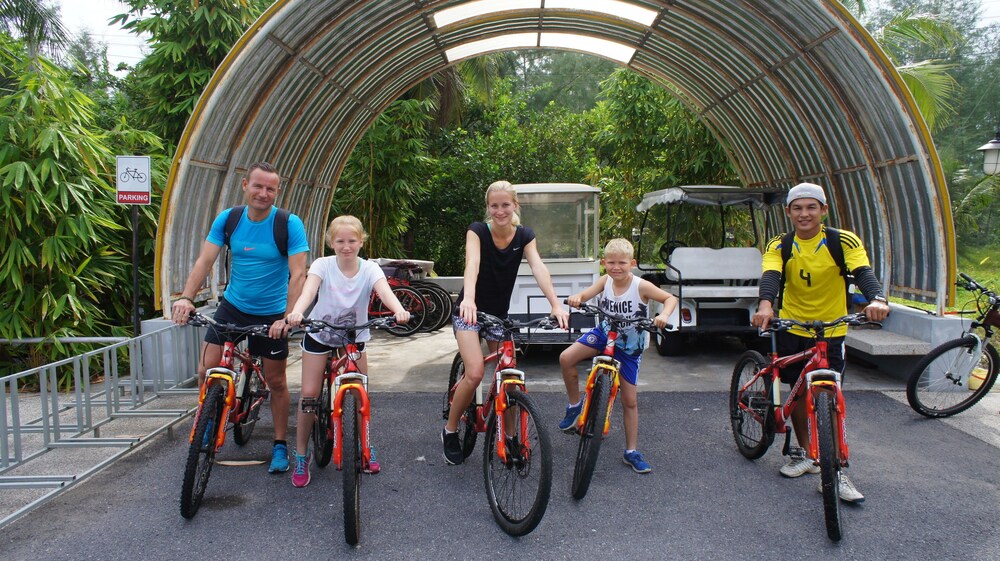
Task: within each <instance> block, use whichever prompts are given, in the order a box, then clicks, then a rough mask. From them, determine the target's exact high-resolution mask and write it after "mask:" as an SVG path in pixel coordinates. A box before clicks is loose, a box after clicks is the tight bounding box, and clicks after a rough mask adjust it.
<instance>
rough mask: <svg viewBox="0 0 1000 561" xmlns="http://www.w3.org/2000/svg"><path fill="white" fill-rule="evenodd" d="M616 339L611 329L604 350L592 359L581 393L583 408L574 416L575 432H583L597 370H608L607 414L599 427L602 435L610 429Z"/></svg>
mask: <svg viewBox="0 0 1000 561" xmlns="http://www.w3.org/2000/svg"><path fill="white" fill-rule="evenodd" d="M617 340H618V332H617V331H611V332H610V333H608V342H607V344H605V345H604V351H603V352H602V353H601V354H599V355H597V356H595V357H594V360H593V367H592V368H591V369H590V375H589V376H587V387H586V388H585V390H584V394H583V409H581V410H580V415H579V416H578V417H577V418H576V429H577V432H580V433H582V432H583V425H584V424H586V422H587V414H588V412H589V411H590V407H591V399H590V396H591V394H592V393H593V391H594V384H595V383H596V382H597V376H598V372H599V371H601V370H607V371H608V381H609V382H611V388H609V391H608V409H607V415H605V417H604V424H603V426H602V429H601V434H602V436H607V435H608V432H609V431H610V430H611V408H612V407H614V404H615V398H616V397H617V396H618V387H619V382H618V368H619V363H618V361H617V360H615V358H614V357H615V342H616V341H617Z"/></svg>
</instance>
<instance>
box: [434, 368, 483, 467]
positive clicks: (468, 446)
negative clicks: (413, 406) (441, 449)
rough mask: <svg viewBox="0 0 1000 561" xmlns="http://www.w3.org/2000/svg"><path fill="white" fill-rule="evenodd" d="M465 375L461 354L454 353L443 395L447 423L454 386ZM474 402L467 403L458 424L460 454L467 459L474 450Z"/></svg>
mask: <svg viewBox="0 0 1000 561" xmlns="http://www.w3.org/2000/svg"><path fill="white" fill-rule="evenodd" d="M464 375H465V363H464V362H462V355H461V353H455V358H454V359H452V361H451V373H450V374H449V375H448V390H447V391H446V392H445V394H444V409H443V410H442V412H441V413H442V416H443V417H444V419H445V420H446V421H447V420H448V416H449V415H450V414H451V400H452V399H453V398H454V397H455V384H457V383H458V381H459V380H461V379H462V376H464ZM478 436H479V433H477V432H476V402H475V399H473V401H472V402H471V403H469V407H467V408H466V410H465V413H463V414H462V419H461V420H460V421H459V422H458V440H459V442H461V443H462V454H464V455H465V457H466V458H468V457H469V456H470V455H472V451H473V450H474V449H475V448H476V438H478Z"/></svg>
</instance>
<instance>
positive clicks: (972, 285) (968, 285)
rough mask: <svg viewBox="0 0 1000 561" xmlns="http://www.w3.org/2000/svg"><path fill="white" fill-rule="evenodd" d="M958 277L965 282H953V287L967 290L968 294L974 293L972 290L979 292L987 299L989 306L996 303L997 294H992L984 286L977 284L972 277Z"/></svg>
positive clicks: (961, 275) (961, 274) (960, 274)
mask: <svg viewBox="0 0 1000 561" xmlns="http://www.w3.org/2000/svg"><path fill="white" fill-rule="evenodd" d="M958 276H960V277H962V279H963V280H965V282H964V283H963V282H961V281H955V285H956V286H959V287H962V288H964V289H966V290H968V291H970V292H971V291H974V290H978V291H979V292H982V293H983V294H985V295H986V296H987V297H989V299H990V304H991V305H992V304H995V303H996V302H997V299H998V297H997V293H996V292H993V291H992V290H990V289H988V288H986V287H985V286H983V285H981V284H979V283H978V282H976V281H975V279H973V278H972V277H970V276H969V275H967V274H965V273H959V274H958Z"/></svg>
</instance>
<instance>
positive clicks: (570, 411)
mask: <svg viewBox="0 0 1000 561" xmlns="http://www.w3.org/2000/svg"><path fill="white" fill-rule="evenodd" d="M581 411H583V400H582V399H581V400H580V403H577V404H576V405H567V406H566V416H565V417H563V420H561V421H559V430H561V431H563V432H576V420H577V419H578V418H579V417H580V412H581Z"/></svg>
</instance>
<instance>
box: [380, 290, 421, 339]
mask: <svg viewBox="0 0 1000 561" xmlns="http://www.w3.org/2000/svg"><path fill="white" fill-rule="evenodd" d="M389 284H390V286H391V288H392V293H393V294H395V295H396V298H397V299H398V300H399V303H400V304H402V305H403V309H405V310H406V311H407V312H410V321H408V322H406V323H400V324H396V323H394V324H393V325H392V327H386V328H385V330H386V331H388V332H389V333H392V334H393V335H395V336H397V337H405V336H407V335H410V334H412V333H415V332H416V331H417V330H418V329H420V327H421V326H422V325H423V323H424V317H425V316H426V315H427V309H428V306H427V302H426V301H425V300H424V297H423V296H421V295H420V293H419V292H417V291H416V290H414V289H413V288H410V287H408V286H403V285H394V284H393V283H392V282H390V283H389ZM368 317H371V318H391V317H393V311H392V310H390V309H389V307H388V306H386V305H385V303H383V302H382V299H381V298H379V297H378V294H377V293H376V292H375V291H374V290H373V291H372V295H371V298H370V299H369V300H368Z"/></svg>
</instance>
